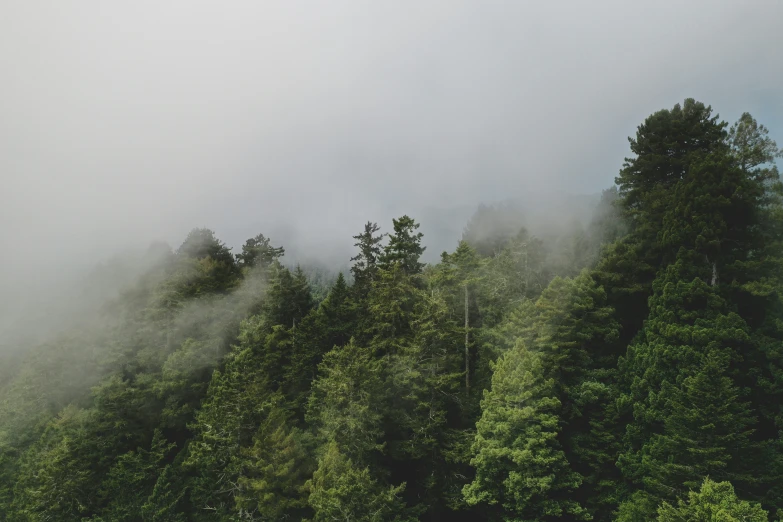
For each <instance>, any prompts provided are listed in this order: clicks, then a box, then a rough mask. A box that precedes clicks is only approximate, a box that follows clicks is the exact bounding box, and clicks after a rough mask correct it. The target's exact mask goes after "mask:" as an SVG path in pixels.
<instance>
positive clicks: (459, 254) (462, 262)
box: [434, 240, 481, 392]
mask: <svg viewBox="0 0 783 522" xmlns="http://www.w3.org/2000/svg"><path fill="white" fill-rule="evenodd" d="M480 266H481V261H480V259H479V257H478V254H477V252H476V251H475V250H474V249H473V247H471V246H470V245H469V244H468V242H467V241H464V240H463V241H460V242H459V244H458V245H457V249H456V250H455V251H454V253H453V254H448V253H446V252H443V254H442V255H441V266H440V267H439V268H440V270H439V271H438V272H437V274H436V276H435V281H434V282H435V284H437V285H438V286H439V287H440V288H444V289H448V290H450V291H451V292H452V293H456V292H454V290H455V287H461V288H462V292H463V294H464V301H463V303H464V306H463V307H462V309H463V317H464V329H465V390H466V391H468V392H469V391H470V373H471V368H470V359H471V353H470V344H471V343H470V327H471V322H470V295H471V287H472V286H475V285H476V283H477V282H478V281H479V280H480V275H479V274H478V270H479V268H480ZM452 299H453V297H452Z"/></svg>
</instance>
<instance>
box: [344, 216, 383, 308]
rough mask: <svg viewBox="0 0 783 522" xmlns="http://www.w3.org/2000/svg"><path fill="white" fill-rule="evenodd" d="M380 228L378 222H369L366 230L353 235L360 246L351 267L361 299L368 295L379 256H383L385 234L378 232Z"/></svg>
mask: <svg viewBox="0 0 783 522" xmlns="http://www.w3.org/2000/svg"><path fill="white" fill-rule="evenodd" d="M379 230H380V228H379V227H378V225H377V224H375V223H371V222H369V221H368V222H367V224H366V225H364V232H362V233H361V234H359V235H356V236H353V238H354V239H355V240H356V243H355V244H354V246H356V247H358V248H359V253H358V254H356V255H355V256H354V257H352V258H351V261H353V262H354V264H353V266H352V267H351V274H353V289H354V292H355V293H356V295H357V296H358V297H359V298H360V299H361V298H364V297H366V296H367V293H368V292H369V291H370V287H371V286H372V282H373V281H374V279H375V274H376V271H377V263H378V258H380V256H381V246H380V242H381V241H383V238H384V237H385V234H378V233H377V232H378V231H379Z"/></svg>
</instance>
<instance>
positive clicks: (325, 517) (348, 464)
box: [307, 441, 414, 522]
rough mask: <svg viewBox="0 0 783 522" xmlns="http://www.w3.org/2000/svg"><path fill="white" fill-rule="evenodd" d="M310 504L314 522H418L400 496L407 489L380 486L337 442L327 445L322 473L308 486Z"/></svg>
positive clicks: (320, 471)
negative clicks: (407, 514) (343, 451)
mask: <svg viewBox="0 0 783 522" xmlns="http://www.w3.org/2000/svg"><path fill="white" fill-rule="evenodd" d="M307 486H308V489H309V491H310V497H309V502H310V506H311V507H312V508H313V511H314V516H313V518H312V520H313V522H331V521H333V520H341V521H345V522H387V521H390V522H404V521H408V520H410V521H411V522H412V521H413V520H414V519H412V518H409V517H407V516H405V508H404V505H403V503H402V502H401V500H400V499H399V494H400V493H401V492H402V491H403V490H404V488H405V485H404V484H402V485H400V486H396V487H395V486H390V487H388V488H385V487H383V486H382V485H381V484H379V483H378V482H377V481H376V480H375V479H374V478H373V477H372V475H371V474H370V470H369V469H368V468H361V467H358V466H357V465H355V464H354V462H353V461H352V460H351V459H350V458H348V457H346V456H345V455H344V454H343V453H342V452H341V451H340V449H339V446H338V444H337V443H336V442H334V441H331V442H329V443H328V444H327V445H326V448H325V450H324V455H323V457H321V458H320V459H319V461H318V469H317V470H316V471H315V473H314V474H313V478H312V480H310V481H309V482H308V483H307Z"/></svg>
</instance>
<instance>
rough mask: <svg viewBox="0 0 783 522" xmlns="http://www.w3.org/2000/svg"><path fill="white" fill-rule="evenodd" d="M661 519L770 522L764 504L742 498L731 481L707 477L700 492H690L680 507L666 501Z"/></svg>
mask: <svg viewBox="0 0 783 522" xmlns="http://www.w3.org/2000/svg"><path fill="white" fill-rule="evenodd" d="M657 520H658V522H680V521H684V520H687V521H689V522H691V521H692V522H767V520H768V517H767V512H766V511H764V510H763V509H762V508H761V506H760V505H758V504H755V503H751V502H747V501H744V500H739V499H738V498H737V495H736V494H735V493H734V487H732V485H731V483H730V482H713V481H712V480H710V479H709V478H706V479H704V482H703V483H702V485H701V488H700V489H699V491H698V492H697V491H690V492H689V493H688V497H687V499H681V500H680V501H679V502H678V503H677V505H676V506H673V505H671V504H669V503H668V502H664V503H663V504H661V506H660V507H659V508H658V518H657Z"/></svg>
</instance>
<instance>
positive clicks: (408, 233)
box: [378, 216, 426, 276]
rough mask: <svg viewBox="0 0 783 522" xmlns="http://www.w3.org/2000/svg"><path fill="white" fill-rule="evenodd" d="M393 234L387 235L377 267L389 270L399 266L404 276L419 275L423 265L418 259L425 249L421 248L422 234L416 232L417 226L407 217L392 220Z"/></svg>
mask: <svg viewBox="0 0 783 522" xmlns="http://www.w3.org/2000/svg"><path fill="white" fill-rule="evenodd" d="M392 222H393V223H394V233H393V234H390V235H389V243H388V244H387V245H386V246H385V247H384V248H383V252H382V253H381V255H380V256H379V257H378V266H379V267H380V268H382V269H384V270H390V269H391V268H392V266H393V265H399V267H400V269H401V270H402V272H403V273H404V274H405V275H409V276H413V275H416V274H420V273H421V271H422V268H423V267H424V263H422V262H421V261H419V258H420V257H421V255H422V254H423V253H424V250H425V248H426V247H423V246H421V238H422V237H424V234H422V233H421V232H416V230H418V229H419V224H418V223H416V221H414V220H413V218H411V217H409V216H402V217H401V218H398V219H393V220H392Z"/></svg>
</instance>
